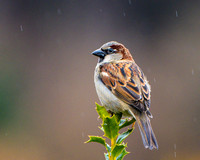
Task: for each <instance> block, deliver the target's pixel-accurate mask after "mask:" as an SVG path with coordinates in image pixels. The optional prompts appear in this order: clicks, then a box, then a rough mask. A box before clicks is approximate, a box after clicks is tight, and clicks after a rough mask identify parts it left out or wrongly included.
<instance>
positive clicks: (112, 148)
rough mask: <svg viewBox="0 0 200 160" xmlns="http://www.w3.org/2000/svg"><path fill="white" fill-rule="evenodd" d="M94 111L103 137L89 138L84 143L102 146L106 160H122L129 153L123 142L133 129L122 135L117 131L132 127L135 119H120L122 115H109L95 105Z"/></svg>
mask: <svg viewBox="0 0 200 160" xmlns="http://www.w3.org/2000/svg"><path fill="white" fill-rule="evenodd" d="M96 111H97V113H98V115H99V117H100V118H101V119H102V124H101V126H100V127H99V128H100V129H101V130H102V131H103V132H104V135H103V137H101V136H89V138H90V139H89V140H88V141H87V142H85V143H89V142H97V143H100V144H102V145H103V146H104V147H105V148H106V151H107V153H104V156H105V159H106V160H122V159H123V158H124V156H125V155H127V154H128V153H129V152H127V151H126V147H127V143H124V140H125V139H126V138H127V137H128V136H129V135H130V134H131V133H132V132H133V130H134V128H133V127H132V128H131V129H128V130H127V131H125V132H122V133H119V131H120V130H121V129H122V128H124V127H127V126H129V125H131V124H133V125H134V123H135V119H134V118H133V119H132V120H128V119H122V113H119V114H112V115H111V114H110V113H108V112H107V110H106V109H105V108H104V107H103V106H100V105H99V104H97V103H96ZM104 137H106V138H108V139H109V140H110V144H109V143H107V142H106V139H105V138H104Z"/></svg>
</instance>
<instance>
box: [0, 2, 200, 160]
mask: <svg viewBox="0 0 200 160" xmlns="http://www.w3.org/2000/svg"><path fill="white" fill-rule="evenodd" d="M0 2H1V5H0V160H85V159H89V160H102V159H104V155H103V152H104V151H105V150H104V148H103V147H102V146H101V145H99V144H95V143H93V144H92V143H91V144H84V142H85V141H86V140H88V136H87V135H102V134H103V133H102V132H101V131H100V130H99V129H98V126H99V124H100V122H101V121H100V120H98V118H97V117H98V115H97V113H96V111H95V102H98V103H99V100H98V97H97V94H96V91H95V88H94V83H93V73H94V68H95V66H96V63H97V58H96V57H94V56H91V55H90V53H91V52H92V51H93V50H95V49H97V48H99V47H100V46H101V45H102V44H104V43H105V42H108V41H111V40H115V41H119V42H121V43H123V44H124V45H125V46H126V47H127V48H128V49H129V50H130V51H131V53H132V55H133V57H134V59H135V60H136V62H137V64H138V65H139V66H140V67H141V68H142V70H143V71H144V73H145V75H146V76H147V78H148V80H149V81H150V84H151V87H152V104H151V112H152V114H153V115H154V119H153V120H152V126H153V129H154V132H155V134H156V137H157V140H158V144H159V150H158V151H156V150H154V151H149V150H147V149H145V148H144V147H143V144H142V140H141V137H140V133H139V130H138V127H137V126H136V129H135V131H134V133H133V134H132V135H131V136H129V138H128V139H127V141H126V142H128V151H130V152H131V154H129V155H127V156H126V157H125V159H126V160H132V159H134V160H174V159H177V160H199V159H200V152H199V151H200V125H199V122H200V117H199V114H200V107H199V97H200V62H199V61H200V53H199V52H200V3H199V2H197V1H196V2H195V1H193V3H191V1H186V0H182V1H178V0H163V1H156V0H152V1H148V0H123V1H122V0H118V1H117V0H99V1H98V0H83V1H80V0H79V1H78V0H59V1H53V0H51V1H50V0H49V1H39V0H21V1H20V0H17V1H10V0H7V1H0Z"/></svg>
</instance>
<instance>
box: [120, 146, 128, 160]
mask: <svg viewBox="0 0 200 160" xmlns="http://www.w3.org/2000/svg"><path fill="white" fill-rule="evenodd" d="M127 154H129V152H127V151H126V149H125V148H124V149H123V151H122V153H120V155H119V156H118V157H117V160H123V158H124V156H125V155H127Z"/></svg>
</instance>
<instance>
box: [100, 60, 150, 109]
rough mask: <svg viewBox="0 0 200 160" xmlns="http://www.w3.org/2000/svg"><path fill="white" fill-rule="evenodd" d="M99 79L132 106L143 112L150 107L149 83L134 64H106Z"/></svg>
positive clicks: (101, 67) (102, 66)
mask: <svg viewBox="0 0 200 160" xmlns="http://www.w3.org/2000/svg"><path fill="white" fill-rule="evenodd" d="M99 78H100V79H101V81H102V82H103V83H104V84H105V85H106V87H107V88H108V89H109V90H110V91H111V92H112V93H113V94H114V95H115V96H117V97H118V98H119V99H121V100H122V101H123V102H125V103H127V104H129V105H130V106H133V107H135V108H136V109H138V110H139V111H141V112H142V111H145V110H146V108H149V107H150V88H149V85H148V84H147V83H148V82H147V80H146V78H145V77H144V74H143V72H142V70H141V69H140V68H139V67H138V66H137V64H135V63H134V62H132V61H129V62H121V63H104V64H102V65H101V66H100V76H99ZM137 102H139V103H137ZM136 104H137V105H136ZM146 104H148V105H146Z"/></svg>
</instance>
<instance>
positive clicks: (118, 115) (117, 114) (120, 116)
mask: <svg viewBox="0 0 200 160" xmlns="http://www.w3.org/2000/svg"><path fill="white" fill-rule="evenodd" d="M115 115H116V118H117V122H120V120H121V118H122V113H116V114H115Z"/></svg>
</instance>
